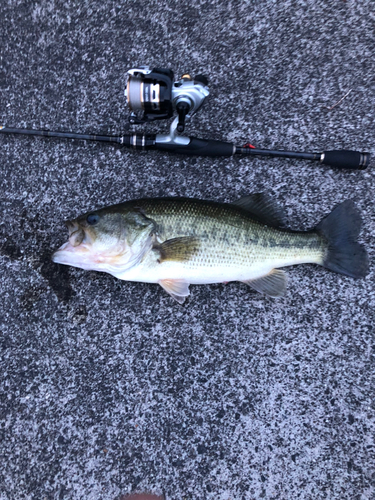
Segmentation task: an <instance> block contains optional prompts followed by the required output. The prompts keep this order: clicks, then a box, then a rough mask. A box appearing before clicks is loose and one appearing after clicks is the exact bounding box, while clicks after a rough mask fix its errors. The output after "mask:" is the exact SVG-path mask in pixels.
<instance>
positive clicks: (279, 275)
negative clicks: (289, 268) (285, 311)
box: [243, 269, 288, 297]
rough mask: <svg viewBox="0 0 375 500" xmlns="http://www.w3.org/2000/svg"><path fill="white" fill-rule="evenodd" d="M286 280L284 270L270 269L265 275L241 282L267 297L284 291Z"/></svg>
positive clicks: (275, 295)
mask: <svg viewBox="0 0 375 500" xmlns="http://www.w3.org/2000/svg"><path fill="white" fill-rule="evenodd" d="M287 281H288V279H287V275H286V273H285V272H284V271H280V269H272V271H271V272H269V273H268V274H266V275H265V276H261V277H260V278H257V279H255V280H245V281H243V283H246V285H249V286H250V287H251V288H254V290H256V291H257V292H260V293H264V294H265V295H268V296H269V297H281V296H282V295H284V293H285V290H286V285H287Z"/></svg>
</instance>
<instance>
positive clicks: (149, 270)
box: [52, 193, 369, 304]
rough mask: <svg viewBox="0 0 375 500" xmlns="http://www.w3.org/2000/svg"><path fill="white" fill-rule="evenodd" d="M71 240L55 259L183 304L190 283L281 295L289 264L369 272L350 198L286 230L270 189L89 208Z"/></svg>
mask: <svg viewBox="0 0 375 500" xmlns="http://www.w3.org/2000/svg"><path fill="white" fill-rule="evenodd" d="M66 225H67V228H68V231H69V239H68V241H67V242H66V243H64V244H63V245H62V246H61V247H60V248H59V249H58V250H57V251H56V252H55V253H54V254H53V256H52V260H53V262H56V263H58V264H65V265H69V266H73V267H78V268H81V269H85V270H94V271H102V272H106V273H109V274H111V275H113V276H115V277H116V278H119V279H121V280H127V281H135V282H145V283H158V284H159V285H161V287H162V288H164V290H165V291H166V292H168V293H169V294H170V295H171V297H173V298H174V299H175V300H176V301H177V302H178V303H180V304H182V303H183V302H184V301H185V299H186V298H187V297H188V296H189V294H190V291H189V285H190V284H194V285H203V284H212V283H227V282H231V281H240V282H243V283H246V284H247V285H249V286H250V287H251V288H252V289H254V290H256V291H257V292H260V293H263V294H265V295H266V296H270V297H280V296H282V295H284V293H285V290H286V287H287V274H286V272H285V271H284V270H283V269H280V268H284V267H288V266H293V265H296V264H305V263H310V264H318V265H320V266H324V267H325V268H327V269H329V270H331V271H334V272H336V273H340V274H343V275H346V276H349V277H352V278H363V277H365V276H366V274H367V273H368V267H369V262H368V255H367V252H366V249H365V248H364V247H363V245H361V244H360V243H358V241H357V239H358V236H359V233H360V229H361V225H362V220H361V216H360V213H359V211H358V209H357V208H356V206H355V204H354V202H353V201H351V200H346V201H344V202H342V203H341V204H339V205H338V206H336V207H335V208H334V209H333V210H332V212H331V213H330V214H329V215H328V216H326V217H325V218H324V219H323V220H322V221H321V222H320V223H319V224H318V225H317V226H316V227H314V228H313V229H311V230H309V231H294V230H291V229H288V228H286V227H285V214H284V210H283V209H282V208H281V207H280V206H279V205H277V204H276V203H275V202H274V201H273V199H272V198H271V197H270V196H269V195H267V194H265V193H255V194H251V195H248V196H245V197H243V198H241V199H240V200H237V201H235V202H233V203H221V202H216V201H205V200H200V199H195V198H145V199H139V200H131V201H126V202H124V203H120V204H116V205H112V206H109V207H106V208H101V209H98V210H94V211H91V212H88V213H86V214H84V215H82V216H80V217H78V218H76V219H74V220H70V221H67V222H66Z"/></svg>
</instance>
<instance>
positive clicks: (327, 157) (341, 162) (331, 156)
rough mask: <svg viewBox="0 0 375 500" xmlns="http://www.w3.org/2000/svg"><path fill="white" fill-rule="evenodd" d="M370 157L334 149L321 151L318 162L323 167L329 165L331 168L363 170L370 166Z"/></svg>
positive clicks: (368, 154)
mask: <svg viewBox="0 0 375 500" xmlns="http://www.w3.org/2000/svg"><path fill="white" fill-rule="evenodd" d="M370 156H371V155H370V153H360V152H359V151H349V150H345V149H336V150H333V151H323V153H322V154H321V157H320V161H321V163H323V164H324V165H330V166H331V167H336V168H351V169H354V170H365V168H367V167H368V166H369V164H370Z"/></svg>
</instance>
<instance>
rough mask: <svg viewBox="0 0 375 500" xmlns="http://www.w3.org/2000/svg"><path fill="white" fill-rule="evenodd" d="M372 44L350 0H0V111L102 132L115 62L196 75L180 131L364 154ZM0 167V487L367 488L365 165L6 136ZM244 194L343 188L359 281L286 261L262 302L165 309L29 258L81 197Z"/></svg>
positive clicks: (220, 289)
mask: <svg viewBox="0 0 375 500" xmlns="http://www.w3.org/2000/svg"><path fill="white" fill-rule="evenodd" d="M374 50H375V8H374V5H373V2H371V1H368V0H356V1H355V0H347V1H343V0H337V1H335V2H326V1H324V0H317V1H315V2H312V1H283V2H274V1H265V2H245V1H244V2H240V1H224V0H217V1H211V2H204V1H197V0H192V1H190V2H189V3H187V2H175V1H167V0H159V1H157V2H156V1H147V2H146V1H143V0H137V1H127V2H124V1H117V2H114V1H104V2H103V1H99V0H90V1H83V0H82V1H74V0H64V1H62V0H55V1H53V0H38V1H35V2H31V1H27V0H3V1H2V2H1V3H0V123H1V124H4V125H7V126H10V127H26V126H27V127H34V128H43V129H48V128H49V129H51V130H53V129H56V130H74V131H78V132H98V133H108V134H120V133H122V132H124V133H126V132H128V131H129V130H130V125H129V124H128V121H127V114H128V110H127V109H126V107H125V100H124V88H125V74H126V71H127V70H128V69H129V68H132V67H137V66H139V65H141V64H148V65H150V66H164V67H170V68H172V69H173V70H174V71H175V74H176V75H178V76H180V75H181V74H183V73H185V72H190V73H191V74H193V75H194V74H197V73H204V74H206V75H207V76H208V78H209V81H210V90H211V95H210V97H209V100H208V102H207V104H206V105H205V106H204V108H203V109H202V110H201V111H200V112H199V113H198V114H197V115H196V116H195V117H194V118H193V119H192V121H191V123H190V124H189V125H188V127H187V133H188V134H189V135H195V136H197V137H207V138H212V139H223V140H229V141H233V142H235V143H238V144H242V143H245V142H248V141H250V142H251V143H253V144H255V145H256V146H258V147H264V148H271V147H274V148H285V149H293V150H297V151H298V150H306V151H320V150H324V149H339V148H345V149H357V150H367V151H370V152H372V153H375V149H374V130H375V127H374V108H375V57H374ZM349 90H351V92H350V93H349V95H347V97H346V98H345V99H344V100H343V101H342V102H341V103H340V104H338V105H337V106H336V107H334V108H333V109H331V110H329V109H327V108H329V107H331V106H332V105H334V104H335V103H336V102H338V101H339V100H340V99H341V98H342V97H343V96H344V95H345V94H347V93H348V91H349ZM165 130H167V124H166V123H164V122H160V123H158V124H153V125H151V126H149V127H147V131H150V132H152V131H157V132H160V133H161V132H164V131H165ZM0 164H1V169H0V172H1V173H0V176H1V177H0V203H1V224H0V265H1V271H0V272H1V280H0V292H1V298H2V300H1V302H0V324H1V335H0V349H1V351H0V352H1V354H0V356H1V358H0V499H1V500H20V499H28V500H29V499H30V500H31V499H33V500H34V499H37V500H65V499H66V500H68V499H69V500H78V499H82V500H83V499H84V500H115V499H116V498H119V497H120V496H121V495H124V494H126V493H128V492H131V491H142V490H146V491H153V492H155V493H158V494H162V493H163V494H164V495H165V497H166V498H167V499H168V500H182V499H194V500H201V499H215V500H242V499H245V500H248V499H249V500H256V499H259V498H265V499H281V500H284V499H285V500H287V499H288V500H289V499H290V500H292V499H297V498H298V499H309V500H310V499H311V500H320V499H322V500H323V499H335V500H336V499H337V500H339V499H340V500H343V499H345V500H346V499H348V500H349V499H350V500H353V499H356V500H370V499H372V500H373V499H374V498H375V486H374V485H375V472H374V471H375V403H374V396H375V389H374V387H375V339H374V326H373V325H374V307H375V286H374V243H373V242H374V235H375V209H374V192H375V174H374V168H373V167H374V165H372V168H371V167H370V168H369V169H367V170H366V171H362V172H360V171H340V170H334V169H331V168H328V167H321V166H319V165H315V164H313V163H309V162H302V161H292V160H285V161H283V160H277V159H273V160H270V159H268V160H266V159H247V158H232V159H225V158H216V159H207V158H195V159H194V158H188V157H181V156H172V155H170V156H168V155H163V154H160V153H156V152H150V153H147V154H141V153H137V152H131V151H125V150H120V149H117V148H114V147H112V146H110V145H101V144H95V143H86V142H83V143H79V142H77V141H65V142H64V141H58V140H47V139H36V138H28V137H14V136H4V137H3V136H0ZM260 191H264V192H267V193H269V194H271V195H272V196H273V197H274V198H275V199H276V200H277V201H278V203H280V204H281V205H283V206H284V207H285V208H286V211H287V213H288V217H289V226H290V227H292V228H294V229H309V228H311V227H313V226H314V225H315V224H317V223H318V222H319V221H320V219H321V218H322V217H323V216H324V215H326V214H328V213H329V212H330V211H331V209H332V208H333V207H334V206H335V205H336V204H338V203H339V202H341V201H344V200H346V199H352V200H354V202H355V203H356V205H357V207H358V208H359V210H360V212H361V214H362V217H363V230H362V233H361V242H362V243H363V244H364V245H365V246H366V247H367V249H368V252H369V256H370V273H369V274H368V276H367V277H366V278H365V279H363V280H353V279H350V278H346V277H344V276H339V275H337V274H334V273H331V272H329V271H326V270H325V269H323V268H320V267H319V268H318V267H317V266H314V265H303V266H296V267H293V268H290V269H289V271H288V273H289V287H288V291H287V294H286V296H285V297H284V298H281V299H276V300H273V299H270V298H266V297H264V296H262V295H260V294H257V293H256V292H253V291H251V290H250V289H249V288H247V287H246V286H245V285H243V284H239V283H230V284H227V285H212V286H192V287H191V297H190V298H189V300H188V301H187V303H186V304H185V305H184V306H179V305H178V304H177V303H174V302H173V301H172V299H171V298H170V297H169V296H168V295H167V294H166V293H165V292H164V291H163V290H162V289H161V288H160V287H158V286H157V285H148V284H142V283H128V282H123V281H119V280H116V279H115V278H113V277H111V276H110V275H106V274H100V273H96V272H85V271H82V270H79V269H73V268H68V267H64V266H59V265H57V264H53V263H52V262H51V260H50V256H51V253H52V252H53V251H54V250H55V249H56V248H57V247H58V246H59V245H61V243H62V242H64V241H65V240H66V237H67V231H66V229H65V226H64V220H65V219H68V218H71V217H75V216H77V215H79V214H81V213H82V212H86V211H88V210H90V209H93V208H95V207H99V206H104V205H109V204H113V203H117V202H121V201H124V200H127V199H133V198H138V197H144V196H147V197H154V196H194V197H199V198H204V199H211V200H219V201H233V200H236V199H238V198H240V197H241V196H244V195H246V194H249V193H252V192H260Z"/></svg>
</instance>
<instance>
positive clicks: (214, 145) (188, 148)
mask: <svg viewBox="0 0 375 500" xmlns="http://www.w3.org/2000/svg"><path fill="white" fill-rule="evenodd" d="M189 139H190V141H189V144H186V145H180V144H174V143H158V142H157V141H156V144H155V149H158V150H159V151H168V152H170V153H178V154H184V155H190V156H195V155H196V156H212V157H213V156H232V155H233V154H234V152H235V149H236V148H235V146H234V145H233V144H232V143H230V142H223V141H215V140H212V139H197V138H196V137H189Z"/></svg>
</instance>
